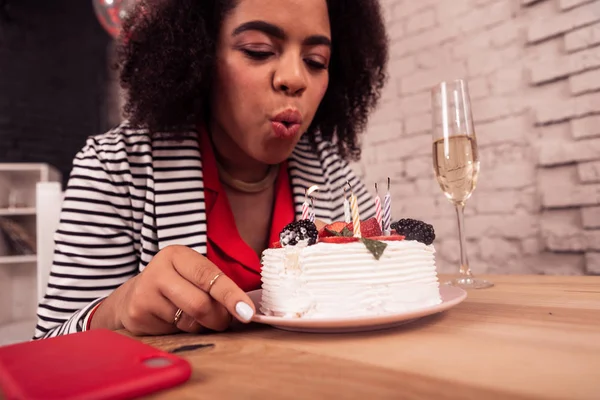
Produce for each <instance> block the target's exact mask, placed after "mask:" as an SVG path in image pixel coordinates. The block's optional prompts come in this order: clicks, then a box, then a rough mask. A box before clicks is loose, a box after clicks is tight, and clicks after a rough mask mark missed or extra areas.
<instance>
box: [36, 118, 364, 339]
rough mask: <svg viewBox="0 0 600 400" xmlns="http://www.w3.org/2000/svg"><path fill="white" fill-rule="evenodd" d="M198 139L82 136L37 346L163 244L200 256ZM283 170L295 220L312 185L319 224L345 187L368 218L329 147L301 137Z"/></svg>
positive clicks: (330, 215)
mask: <svg viewBox="0 0 600 400" xmlns="http://www.w3.org/2000/svg"><path fill="white" fill-rule="evenodd" d="M197 135H198V132H197V131H195V130H194V129H190V130H187V131H185V132H182V133H181V135H180V136H178V138H177V140H174V139H173V138H168V137H157V136H151V135H150V134H149V132H148V131H147V130H145V129H136V128H133V127H131V126H129V125H127V124H126V123H124V124H122V125H121V126H119V127H117V128H116V129H114V130H112V131H110V132H108V133H105V134H102V135H98V136H93V137H90V138H88V140H87V142H86V144H85V146H84V147H83V149H82V150H81V151H80V152H79V153H78V154H77V155H76V157H75V159H74V162H73V169H72V171H71V175H70V178H69V182H68V185H67V188H66V191H65V198H64V201H63V205H62V210H61V215H60V223H59V226H58V229H57V231H56V233H55V235H54V240H55V250H54V259H53V264H52V268H51V272H50V277H49V281H48V286H47V289H46V294H45V296H44V298H43V300H42V301H41V302H40V304H39V306H38V312H37V315H38V322H37V326H36V330H35V335H34V339H39V338H45V337H53V336H58V335H63V334H68V333H74V332H80V331H82V330H83V327H84V326H85V325H84V324H85V321H86V317H87V315H88V313H89V311H90V310H91V309H92V308H93V307H94V306H95V305H96V304H97V303H98V302H99V301H100V300H102V299H103V298H105V297H106V296H108V295H109V294H110V293H111V292H112V291H113V290H115V289H116V288H117V287H119V286H120V285H121V284H123V283H124V282H125V281H127V280H128V279H130V278H132V277H134V276H135V275H136V274H137V273H139V272H140V271H142V270H143V269H144V267H145V266H146V265H148V263H149V262H150V260H151V259H152V257H153V256H154V255H155V254H156V253H157V252H158V251H159V250H161V249H163V248H164V247H166V246H168V245H173V244H179V245H185V246H188V247H190V248H192V249H194V250H196V251H198V252H199V253H201V254H204V255H206V251H207V249H206V240H207V239H206V214H205V209H204V185H203V180H202V158H201V156H200V149H199V145H198V142H197ZM288 168H289V174H290V181H291V186H292V192H293V196H294V206H295V210H296V218H300V216H301V214H302V203H303V202H304V192H305V188H307V187H309V186H312V185H318V186H319V187H320V189H319V191H318V192H316V193H315V194H314V198H315V216H316V218H317V219H321V220H323V221H325V222H329V221H336V220H343V218H344V213H343V187H344V185H345V183H346V181H349V182H350V184H351V185H352V187H353V188H354V193H355V194H356V195H357V197H358V203H359V209H360V212H361V219H365V218H369V217H372V216H373V215H374V202H373V199H372V197H371V195H370V194H369V193H368V191H367V190H366V188H365V186H364V185H363V184H362V183H361V182H360V181H359V180H358V178H357V177H356V176H355V174H354V173H353V172H352V170H351V167H350V166H349V165H348V164H347V163H346V162H345V161H343V160H342V159H341V158H340V157H339V156H338V155H337V153H336V151H335V146H332V144H331V143H329V142H326V141H323V140H317V144H316V151H314V150H313V147H311V145H310V144H309V142H308V139H307V138H305V137H303V138H302V139H301V141H300V142H299V143H298V145H297V146H296V148H295V150H294V151H293V153H292V155H291V156H290V158H289V161H288Z"/></svg>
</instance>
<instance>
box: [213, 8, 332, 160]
mask: <svg viewBox="0 0 600 400" xmlns="http://www.w3.org/2000/svg"><path fill="white" fill-rule="evenodd" d="M330 41H331V34H330V27H329V15H328V12H327V4H326V2H325V0H240V1H239V2H238V5H237V6H236V7H235V8H234V9H233V10H232V11H231V12H230V13H229V14H228V15H227V16H226V17H225V19H224V20H223V24H222V26H221V30H220V34H219V43H218V45H217V62H216V74H215V78H216V79H215V82H214V85H213V89H212V93H211V96H212V99H211V100H212V102H211V107H212V109H211V111H212V118H213V120H212V121H211V128H212V129H213V131H214V130H216V131H217V132H213V134H214V135H215V136H216V135H225V136H226V137H224V138H218V141H219V142H222V141H225V142H226V143H228V145H230V146H236V147H237V148H238V150H239V151H240V152H241V153H243V154H245V155H246V156H247V157H249V158H250V159H252V160H254V161H258V162H260V163H265V164H276V163H279V162H282V161H283V160H285V159H286V158H287V157H288V156H289V155H290V153H291V152H292V150H293V149H294V147H295V145H296V143H297V142H298V140H299V139H300V137H301V136H302V134H303V133H304V132H306V130H307V129H308V127H309V126H310V124H311V122H312V119H313V117H314V115H315V113H316V111H317V108H318V106H319V103H320V102H321V100H322V99H323V96H324V95H325V91H326V90H327V85H328V82H329V74H328V65H329V60H330V56H331V46H330V44H331V43H330ZM215 139H216V138H215Z"/></svg>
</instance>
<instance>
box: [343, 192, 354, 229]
mask: <svg viewBox="0 0 600 400" xmlns="http://www.w3.org/2000/svg"><path fill="white" fill-rule="evenodd" d="M348 185H350V184H349V183H348ZM344 222H346V223H347V224H349V223H350V222H352V216H351V215H350V203H349V202H348V196H346V186H344Z"/></svg>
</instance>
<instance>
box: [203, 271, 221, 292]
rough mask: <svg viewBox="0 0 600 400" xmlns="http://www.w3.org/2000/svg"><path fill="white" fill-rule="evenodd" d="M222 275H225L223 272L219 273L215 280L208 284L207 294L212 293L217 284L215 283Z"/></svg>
mask: <svg viewBox="0 0 600 400" xmlns="http://www.w3.org/2000/svg"><path fill="white" fill-rule="evenodd" d="M221 275H223V272H219V273H218V274H216V275H215V277H214V278H212V280H211V281H210V283H209V284H208V291H207V293H210V289H212V287H213V285H214V284H215V282H216V281H217V279H219V277H220V276H221Z"/></svg>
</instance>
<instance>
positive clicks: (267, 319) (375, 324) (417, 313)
mask: <svg viewBox="0 0 600 400" xmlns="http://www.w3.org/2000/svg"><path fill="white" fill-rule="evenodd" d="M440 294H441V296H442V302H441V303H440V304H438V305H436V306H433V307H426V308H421V309H418V310H412V311H407V312H402V313H398V314H391V315H378V316H374V317H362V318H356V317H355V318H335V319H329V318H327V319H324V318H322V319H304V318H282V317H272V316H267V315H264V314H262V313H261V312H260V299H261V296H262V290H261V289H259V290H254V291H252V292H249V293H248V295H249V296H250V298H251V299H252V301H253V302H254V305H255V306H256V310H257V313H256V315H255V316H254V318H252V320H253V321H254V322H258V323H261V324H267V325H271V326H273V327H275V328H278V329H283V330H288V331H297V332H314V333H318V332H321V333H343V332H364V331H373V330H379V329H388V328H392V327H395V326H398V325H402V324H406V323H409V322H412V321H414V320H416V319H418V318H422V317H426V316H428V315H433V314H437V313H439V312H442V311H446V310H448V309H449V308H451V307H454V306H455V305H457V304H459V303H461V302H462V301H463V300H464V299H465V298H466V297H467V292H465V291H464V290H463V289H461V288H459V287H454V286H446V285H440Z"/></svg>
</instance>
